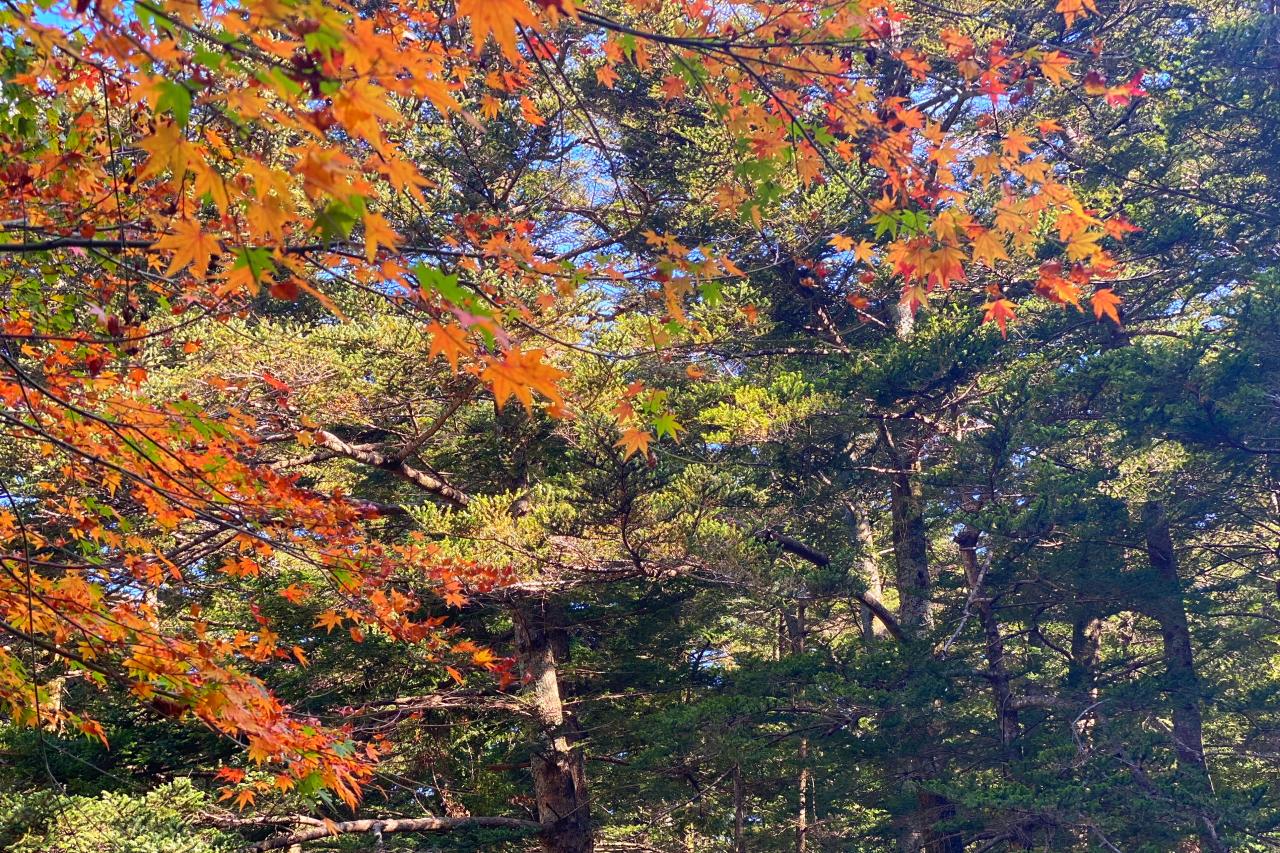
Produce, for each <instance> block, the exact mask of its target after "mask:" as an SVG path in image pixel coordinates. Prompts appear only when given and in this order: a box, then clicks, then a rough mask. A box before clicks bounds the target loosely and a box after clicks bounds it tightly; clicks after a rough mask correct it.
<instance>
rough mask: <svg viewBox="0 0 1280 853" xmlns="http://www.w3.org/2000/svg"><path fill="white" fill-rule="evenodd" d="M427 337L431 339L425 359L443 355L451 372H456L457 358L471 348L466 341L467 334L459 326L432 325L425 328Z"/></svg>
mask: <svg viewBox="0 0 1280 853" xmlns="http://www.w3.org/2000/svg"><path fill="white" fill-rule="evenodd" d="M427 335H428V336H429V337H430V338H431V346H430V348H429V349H428V350H427V358H435V357H436V356H437V355H443V356H444V357H445V358H446V359H448V360H449V366H450V367H452V368H453V372H454V373H457V372H458V356H460V355H461V354H462V353H463V352H465V351H466V350H469V349H470V348H471V346H470V342H469V341H468V340H467V332H466V330H465V329H463V328H462V327H461V326H441V325H440V324H439V323H432V324H431V325H429V326H427Z"/></svg>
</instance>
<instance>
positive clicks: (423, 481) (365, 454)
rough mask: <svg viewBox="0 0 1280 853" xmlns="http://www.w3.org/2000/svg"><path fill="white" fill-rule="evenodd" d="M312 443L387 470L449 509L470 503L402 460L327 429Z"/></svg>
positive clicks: (450, 488)
mask: <svg viewBox="0 0 1280 853" xmlns="http://www.w3.org/2000/svg"><path fill="white" fill-rule="evenodd" d="M316 441H317V442H318V443H319V444H320V445H322V446H323V447H325V448H327V449H329V450H332V451H334V452H335V453H339V454H341V455H343V456H345V457H347V458H348V459H354V460H355V461H357V462H362V463H364V464H365V465H369V466H371V467H373V468H381V469H382V470H384V471H390V472H391V473H392V474H395V475H396V476H397V477H400V478H401V479H404V480H408V481H409V482H410V483H413V484H414V485H415V486H418V487H420V488H422V489H425V490H426V491H428V492H431V493H432V494H433V495H436V496H438V497H439V498H441V499H442V500H444V501H445V502H446V503H449V504H452V505H453V506H456V507H465V506H466V505H467V504H469V503H470V502H471V497H470V496H469V495H468V494H467V493H466V492H463V491H460V490H459V489H455V488H454V487H453V486H451V485H449V484H448V483H446V482H445V481H444V480H441V479H439V478H437V477H433V476H431V475H430V474H428V473H427V472H425V471H419V470H418V469H417V468H414V467H413V466H411V465H409V464H408V463H406V462H404V461H403V460H399V459H396V458H395V457H393V456H388V455H387V454H385V453H382V452H380V451H377V450H372V449H370V448H367V447H357V446H356V445H353V444H348V443H347V442H345V441H343V440H342V439H340V438H338V437H337V436H336V435H334V434H333V433H331V432H329V431H328V430H318V431H317V432H316Z"/></svg>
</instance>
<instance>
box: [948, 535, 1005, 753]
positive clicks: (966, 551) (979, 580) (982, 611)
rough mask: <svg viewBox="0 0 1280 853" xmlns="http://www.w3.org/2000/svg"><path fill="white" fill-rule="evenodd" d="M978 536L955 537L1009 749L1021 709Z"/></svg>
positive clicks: (1003, 734) (997, 714)
mask: <svg viewBox="0 0 1280 853" xmlns="http://www.w3.org/2000/svg"><path fill="white" fill-rule="evenodd" d="M978 536H979V533H978V531H977V529H975V528H973V527H971V526H969V525H965V527H964V529H962V530H961V531H960V532H959V533H958V534H956V537H955V542H956V545H958V546H959V547H960V560H961V562H962V563H963V564H964V576H965V580H966V581H967V582H968V585H969V597H970V601H971V602H972V604H971V606H972V607H973V610H974V612H975V613H976V615H977V617H978V622H979V624H980V625H981V626H982V631H983V633H984V634H985V635H986V639H987V650H986V657H987V671H988V674H989V676H990V678H991V690H992V693H993V694H994V695H993V698H994V700H995V705H996V721H997V723H998V724H999V726H1000V743H1001V745H1002V746H1004V747H1005V748H1006V749H1008V748H1009V747H1010V745H1012V744H1013V742H1014V741H1015V740H1017V737H1018V731H1019V729H1018V709H1017V708H1016V707H1014V703H1013V691H1012V690H1011V689H1010V687H1009V667H1008V664H1007V662H1006V661H1005V655H1004V637H1003V636H1001V634H1000V622H999V620H998V619H996V614H995V609H994V608H993V607H992V602H991V597H990V596H989V595H987V593H986V591H985V590H984V588H983V580H984V577H983V575H984V573H983V572H982V570H981V569H980V568H979V566H978Z"/></svg>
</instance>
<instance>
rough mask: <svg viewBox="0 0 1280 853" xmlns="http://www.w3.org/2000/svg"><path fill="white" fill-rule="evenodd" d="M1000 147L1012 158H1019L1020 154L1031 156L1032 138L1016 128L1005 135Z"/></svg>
mask: <svg viewBox="0 0 1280 853" xmlns="http://www.w3.org/2000/svg"><path fill="white" fill-rule="evenodd" d="M1000 147H1001V148H1003V149H1004V152H1005V153H1006V154H1008V155H1009V156H1010V157H1017V156H1018V155H1019V154H1030V153H1031V137H1030V136H1028V135H1027V134H1025V133H1023V132H1022V131H1020V130H1018V129H1017V128H1014V129H1012V130H1010V131H1009V132H1008V133H1006V134H1005V135H1004V139H1002V140H1001V141H1000Z"/></svg>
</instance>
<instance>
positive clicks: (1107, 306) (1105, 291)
mask: <svg viewBox="0 0 1280 853" xmlns="http://www.w3.org/2000/svg"><path fill="white" fill-rule="evenodd" d="M1119 306H1120V297H1119V296H1116V293H1115V291H1114V290H1112V289H1111V288H1109V287H1104V288H1101V289H1100V290H1097V291H1095V292H1094V294H1093V315H1094V316H1095V317H1097V318H1098V319H1099V320H1101V319H1102V318H1103V317H1110V318H1111V321H1112V322H1113V323H1115V324H1116V325H1117V326H1119V325H1121V324H1120V311H1119Z"/></svg>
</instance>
